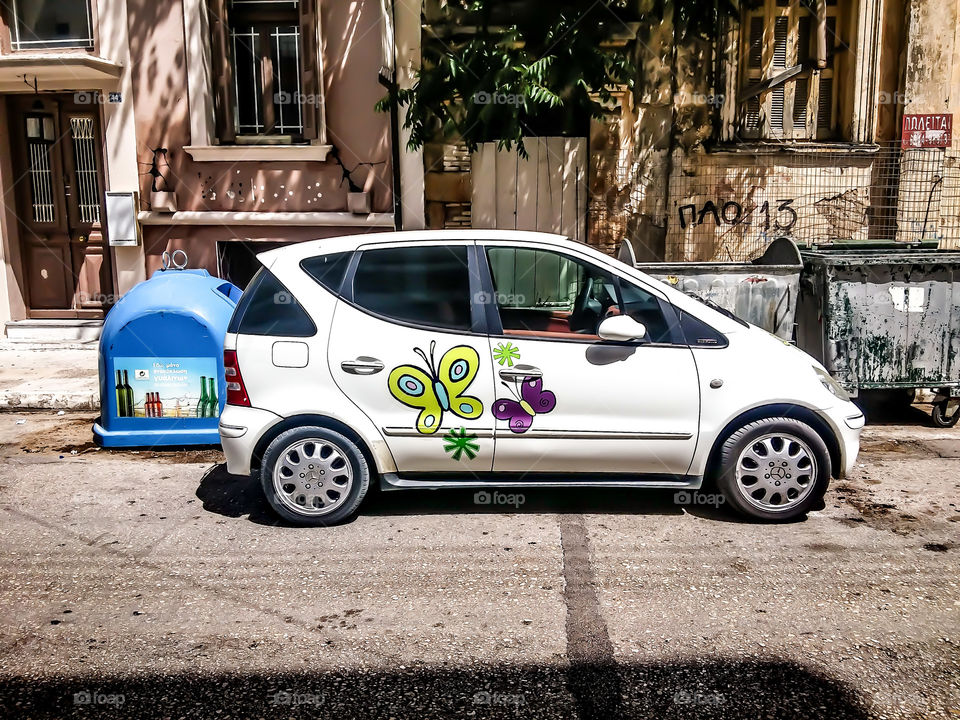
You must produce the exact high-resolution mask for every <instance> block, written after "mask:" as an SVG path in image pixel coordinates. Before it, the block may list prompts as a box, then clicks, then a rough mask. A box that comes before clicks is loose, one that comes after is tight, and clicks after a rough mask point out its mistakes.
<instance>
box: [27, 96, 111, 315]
mask: <svg viewBox="0 0 960 720" xmlns="http://www.w3.org/2000/svg"><path fill="white" fill-rule="evenodd" d="M94 95H95V94H94V93H77V94H76V95H31V96H23V97H10V98H9V99H8V111H9V117H10V144H11V158H12V160H13V170H14V175H15V178H16V182H15V194H16V202H17V220H18V231H19V235H20V249H21V257H22V258H23V283H24V288H23V289H24V296H25V298H26V302H27V315H28V317H31V318H91V319H96V318H102V317H103V316H104V314H105V313H106V311H107V310H108V309H109V306H110V305H111V304H113V301H114V294H113V271H112V268H111V263H110V250H109V247H108V245H107V237H106V230H105V228H104V222H103V220H104V204H103V197H104V196H103V187H104V177H103V156H102V152H101V148H102V146H103V145H102V135H101V131H100V117H99V106H98V105H95V104H83V105H81V104H78V103H76V102H75V98H90V97H93V96H94Z"/></svg>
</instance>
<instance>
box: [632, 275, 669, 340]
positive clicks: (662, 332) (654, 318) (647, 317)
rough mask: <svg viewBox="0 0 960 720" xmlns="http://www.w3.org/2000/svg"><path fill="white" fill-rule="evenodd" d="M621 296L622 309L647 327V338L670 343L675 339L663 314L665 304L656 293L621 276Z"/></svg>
mask: <svg viewBox="0 0 960 720" xmlns="http://www.w3.org/2000/svg"><path fill="white" fill-rule="evenodd" d="M620 298H621V307H620V311H622V312H623V313H625V314H627V315H629V316H630V317H632V318H633V319H634V320H636V321H637V322H638V323H641V324H642V325H643V326H644V327H645V328H646V329H647V334H646V339H647V340H649V341H650V342H653V343H668V342H671V341H672V340H673V338H672V336H671V333H670V325H669V324H668V323H667V320H666V317H665V316H664V314H663V306H662V305H661V304H660V300H659V298H657V296H656V295H654V294H653V293H650V292H647V291H646V290H644V289H643V288H640V287H638V286H636V285H634V284H632V283H630V282H627V281H626V280H623V279H622V278H621V280H620Z"/></svg>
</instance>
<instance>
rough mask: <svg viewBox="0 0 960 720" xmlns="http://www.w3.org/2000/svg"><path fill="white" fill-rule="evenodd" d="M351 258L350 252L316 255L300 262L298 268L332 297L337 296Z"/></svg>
mask: <svg viewBox="0 0 960 720" xmlns="http://www.w3.org/2000/svg"><path fill="white" fill-rule="evenodd" d="M351 257H353V253H352V252H341V253H331V254H329V255H317V256H316V257H312V258H305V259H304V260H301V261H300V267H301V268H303V271H304V272H305V273H306V274H307V275H309V276H310V277H312V278H313V279H314V280H316V281H317V282H318V283H320V284H321V285H322V286H323V287H325V288H326V289H327V290H329V291H330V292H332V293H333V294H334V295H339V294H340V286H341V285H342V284H343V276H344V275H345V274H346V272H347V266H348V265H349V264H350V258H351Z"/></svg>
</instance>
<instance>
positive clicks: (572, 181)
mask: <svg viewBox="0 0 960 720" xmlns="http://www.w3.org/2000/svg"><path fill="white" fill-rule="evenodd" d="M523 141H524V145H525V147H526V149H527V157H526V158H523V157H521V156H520V153H518V152H517V151H516V149H514V150H498V149H497V143H495V142H489V143H481V144H480V147H479V148H478V149H477V152H475V153H474V154H473V156H472V158H471V165H472V174H471V180H472V195H471V203H472V204H471V218H472V225H473V227H475V228H498V229H501V230H539V231H541V232H552V233H560V234H561V235H566V236H567V237H569V238H572V239H574V240H580V241H585V240H586V236H587V198H588V192H587V163H586V158H587V139H586V138H577V137H530V138H524V140H523Z"/></svg>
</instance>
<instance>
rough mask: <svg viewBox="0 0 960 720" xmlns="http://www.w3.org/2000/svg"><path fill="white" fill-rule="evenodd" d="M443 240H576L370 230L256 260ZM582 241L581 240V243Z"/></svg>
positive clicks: (517, 233) (508, 233)
mask: <svg viewBox="0 0 960 720" xmlns="http://www.w3.org/2000/svg"><path fill="white" fill-rule="evenodd" d="M443 240H519V241H525V242H531V241H538V242H547V243H559V244H566V243H571V242H574V241H573V240H571V239H570V238H568V237H565V236H564V235H556V234H554V233H545V232H533V231H528V230H483V229H465V230H405V231H403V232H370V233H357V234H354V235H344V236H341V237H332V238H323V239H322V240H307V241H305V242H299V243H292V244H290V245H284V246H283V247H279V248H275V249H273V250H267V251H265V252H262V253H259V254H258V255H257V259H258V260H259V261H260V262H261V263H263V264H264V265H266V266H268V267H269V266H270V265H272V264H273V262H274V261H275V260H276V259H277V258H279V257H281V256H283V257H286V258H288V259H296V260H300V259H302V258H306V257H313V256H315V255H329V254H331V253H338V252H349V251H351V250H356V249H357V248H358V247H360V246H361V245H369V244H371V243H393V242H410V243H414V242H437V241H443ZM578 244H580V243H578Z"/></svg>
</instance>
